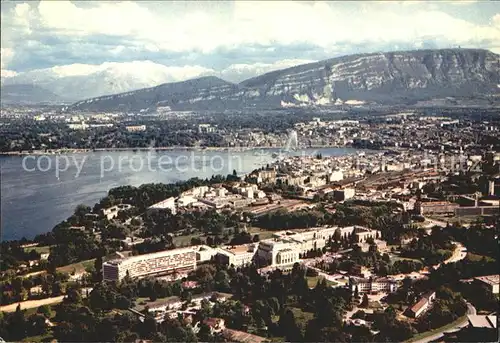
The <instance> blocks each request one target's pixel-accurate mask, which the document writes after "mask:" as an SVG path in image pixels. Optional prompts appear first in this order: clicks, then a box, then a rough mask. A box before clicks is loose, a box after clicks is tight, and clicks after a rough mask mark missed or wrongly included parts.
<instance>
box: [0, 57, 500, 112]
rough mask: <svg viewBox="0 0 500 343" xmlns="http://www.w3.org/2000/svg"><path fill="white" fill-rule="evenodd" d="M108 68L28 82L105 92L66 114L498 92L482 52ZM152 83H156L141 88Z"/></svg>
mask: <svg viewBox="0 0 500 343" xmlns="http://www.w3.org/2000/svg"><path fill="white" fill-rule="evenodd" d="M112 66H113V65H112V64H109V65H108V66H107V67H106V68H101V69H99V70H96V71H93V72H92V73H90V74H89V73H88V72H87V73H86V75H82V74H77V73H73V74H72V73H71V71H66V74H69V75H65V77H63V78H61V77H53V78H50V77H45V78H43V77H41V76H38V80H43V82H41V81H39V82H36V83H35V84H36V85H38V86H41V87H44V88H45V89H47V90H50V92H53V93H55V94H59V95H62V94H64V92H65V91H67V93H71V90H77V89H79V90H80V91H79V93H77V94H81V95H86V94H90V93H92V92H94V94H105V95H103V96H98V97H90V98H88V99H86V100H81V101H78V102H76V103H74V104H73V105H71V106H69V109H70V110H91V111H129V112H139V111H143V112H144V111H154V110H155V109H156V108H158V107H164V106H168V107H170V108H171V109H174V110H196V109H206V110H222V109H238V108H276V107H287V106H319V105H324V106H328V105H333V104H342V103H346V102H347V103H351V104H361V103H372V102H375V103H379V104H402V103H406V104H408V103H415V102H417V101H426V100H430V99H436V98H445V97H463V96H464V97H469V98H470V97H474V96H480V97H485V96H486V97H488V96H490V95H492V96H494V97H496V99H497V98H498V94H499V91H500V88H499V87H500V86H499V84H500V56H499V55H497V54H494V53H492V52H490V51H487V50H482V49H436V50H416V51H402V52H401V51H400V52H386V53H371V54H358V55H349V56H342V57H336V58H332V59H328V60H323V61H319V62H314V63H307V64H303V65H298V66H295V67H291V68H286V69H282V70H276V71H272V72H268V73H265V74H262V75H260V76H257V77H254V78H251V79H247V80H244V81H242V82H240V83H231V82H227V81H225V80H223V79H220V78H218V77H215V76H205V75H211V74H212V75H213V70H211V69H203V67H199V68H202V69H200V70H194V71H193V75H204V76H202V77H199V78H196V79H191V80H188V81H181V82H174V83H163V84H159V83H161V80H163V79H165V78H166V75H165V69H162V68H160V67H157V66H158V65H155V64H154V63H153V64H144V63H138V64H136V65H134V66H131V67H130V68H127V70H126V71H123V69H119V68H113V67H112ZM163 67H164V66H163ZM26 74H27V73H26ZM26 74H25V75H23V77H24V79H23V78H17V80H15V82H12V81H13V80H14V79H15V78H13V79H11V80H8V79H7V80H6V81H3V84H4V85H3V87H2V88H5V87H6V86H12V84H16V83H23V82H24V81H26V82H28V81H29V80H30V79H31V80H34V79H35V80H36V79H37V75H29V74H28V75H26ZM89 75H90V77H89ZM151 85H155V86H154V87H149V88H143V87H148V86H151ZM78 87H80V88H78ZM138 88H141V89H138ZM131 89H136V90H132V91H131ZM124 91H125V92H124ZM113 93H117V94H113Z"/></svg>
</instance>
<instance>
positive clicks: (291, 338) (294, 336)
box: [278, 309, 302, 342]
mask: <svg viewBox="0 0 500 343" xmlns="http://www.w3.org/2000/svg"><path fill="white" fill-rule="evenodd" d="M278 327H279V329H280V331H281V333H282V334H283V335H284V336H285V338H286V340H287V341H288V342H300V341H301V340H302V334H301V332H300V329H299V327H298V326H297V323H296V320H295V315H294V314H293V312H292V311H290V310H289V309H285V311H284V313H283V314H282V315H281V316H280V319H279V322H278Z"/></svg>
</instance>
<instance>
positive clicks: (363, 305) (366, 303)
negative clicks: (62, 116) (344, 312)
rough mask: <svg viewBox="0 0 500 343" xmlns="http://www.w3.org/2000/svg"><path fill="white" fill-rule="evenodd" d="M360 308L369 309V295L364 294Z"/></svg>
mask: <svg viewBox="0 0 500 343" xmlns="http://www.w3.org/2000/svg"><path fill="white" fill-rule="evenodd" d="M360 307H364V308H367V307H368V295H366V293H365V294H363V300H362V301H361V305H360Z"/></svg>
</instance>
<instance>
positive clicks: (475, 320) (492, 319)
mask: <svg viewBox="0 0 500 343" xmlns="http://www.w3.org/2000/svg"><path fill="white" fill-rule="evenodd" d="M467 319H468V320H469V325H470V326H472V327H474V328H488V329H496V328H497V316H493V315H489V316H481V315H472V314H470V315H468V316H467Z"/></svg>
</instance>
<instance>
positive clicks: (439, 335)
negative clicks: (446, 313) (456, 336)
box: [411, 303, 476, 343]
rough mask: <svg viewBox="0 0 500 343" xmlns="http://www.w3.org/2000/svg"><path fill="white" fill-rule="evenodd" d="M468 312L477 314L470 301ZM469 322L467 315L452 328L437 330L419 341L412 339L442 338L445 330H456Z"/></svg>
mask: <svg viewBox="0 0 500 343" xmlns="http://www.w3.org/2000/svg"><path fill="white" fill-rule="evenodd" d="M467 314H472V315H474V314H476V308H475V307H474V306H472V304H470V303H467ZM468 323H469V321H468V319H467V317H465V318H464V319H462V320H461V321H460V322H458V323H457V324H456V325H455V326H454V327H453V328H451V329H449V328H448V329H444V330H442V331H439V332H436V333H435V334H432V335H431V336H427V337H425V338H422V339H419V340H418V341H411V342H412V343H429V342H432V341H434V340H436V339H439V338H441V337H442V336H443V335H444V333H445V332H454V331H458V330H460V329H461V328H463V327H465V326H467V324H468Z"/></svg>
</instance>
